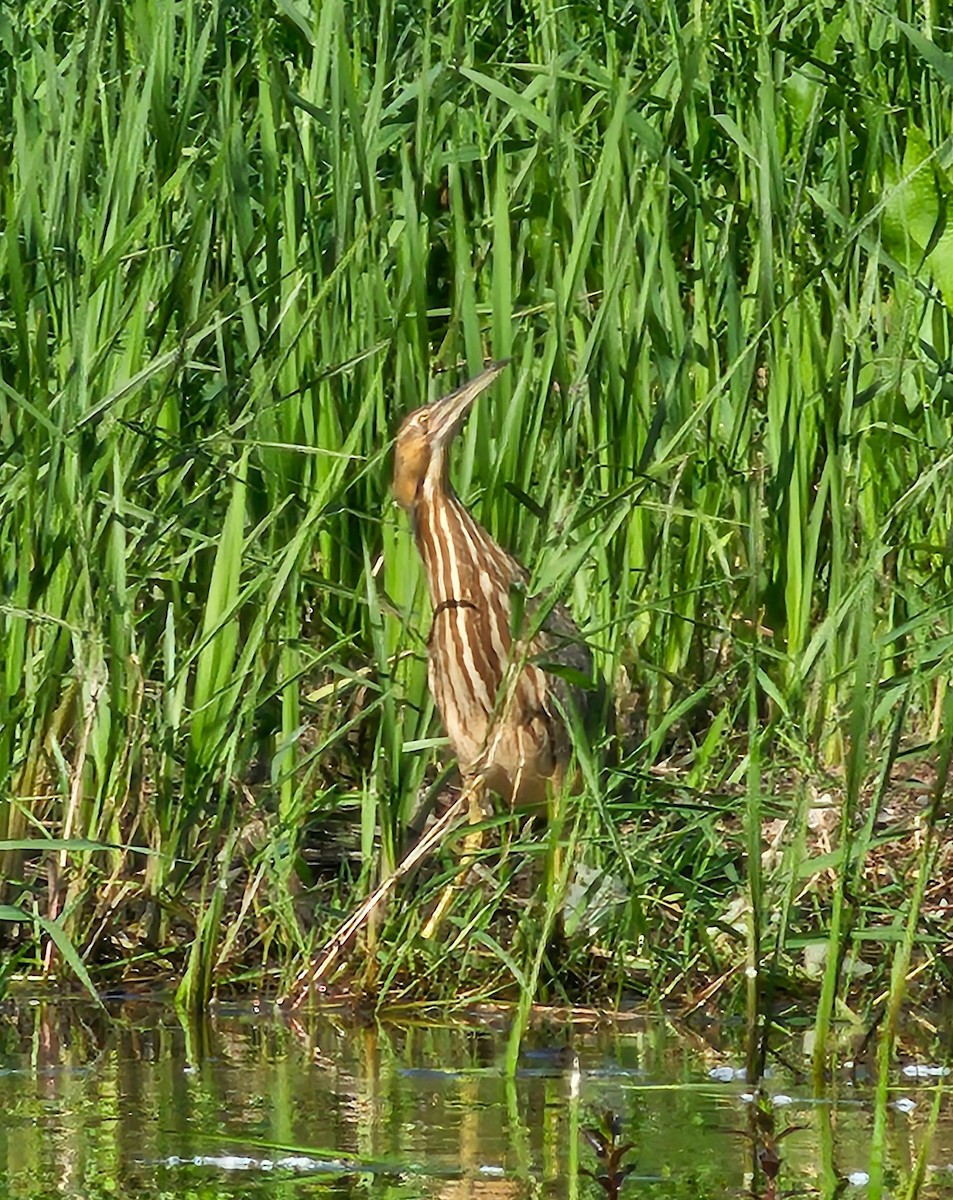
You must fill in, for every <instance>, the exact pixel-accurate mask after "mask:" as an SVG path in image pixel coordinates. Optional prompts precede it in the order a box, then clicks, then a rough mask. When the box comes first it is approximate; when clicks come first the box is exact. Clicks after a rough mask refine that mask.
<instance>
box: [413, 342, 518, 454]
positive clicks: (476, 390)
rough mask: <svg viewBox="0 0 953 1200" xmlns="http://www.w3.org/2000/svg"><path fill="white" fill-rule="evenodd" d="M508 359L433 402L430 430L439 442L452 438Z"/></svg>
mask: <svg viewBox="0 0 953 1200" xmlns="http://www.w3.org/2000/svg"><path fill="white" fill-rule="evenodd" d="M509 364H510V360H509V359H508V358H504V359H501V360H500V361H499V362H495V363H492V364H491V365H490V366H489V367H487V368H486V370H485V371H481V372H480V374H479V375H475V376H474V377H473V378H472V379H470V380H468V381H467V382H466V383H464V384H463V385H462V386H461V387H458V388H457V389H456V391H454V392H451V393H450V394H449V395H447V396H443V397H442V398H441V399H440V400H435V401H434V403H433V405H432V407H431V418H430V422H431V423H430V430H431V434H433V433H436V434H437V436H438V437H440V439H441V440H446V439H447V438H449V437H452V436H453V433H454V432H455V430H456V429H458V428H459V426H460V422H461V421H462V420H463V418H464V417H465V416H466V415H467V413H468V412H469V411H470V408H471V406H472V404H473V402H474V400H476V398H477V396H479V395H480V393H481V392H485V391H486V389H487V388H488V387H489V386H490V384H491V383H492V382H493V380H494V379H496V378H497V377H498V376H499V375H501V374H502V373H503V372H504V371H505V370H506V368H507V367H508V366H509Z"/></svg>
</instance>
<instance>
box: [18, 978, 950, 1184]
mask: <svg viewBox="0 0 953 1200" xmlns="http://www.w3.org/2000/svg"><path fill="white" fill-rule="evenodd" d="M505 1050H506V1030H505V1028H504V1026H503V1024H502V1022H501V1020H500V1018H499V1015H498V1014H495V1015H493V1016H490V1017H486V1018H484V1019H481V1018H480V1017H479V1016H476V1017H474V1019H473V1020H472V1022H470V1023H469V1024H467V1025H466V1026H457V1027H447V1026H429V1025H426V1024H423V1023H417V1024H406V1025H402V1026H401V1025H390V1024H386V1023H385V1024H381V1025H378V1026H372V1027H369V1028H368V1027H361V1028H355V1027H353V1026H350V1025H348V1024H347V1023H346V1022H345V1021H344V1019H343V1017H341V1016H340V1015H339V1014H335V1013H334V1012H327V1011H325V1012H318V1013H316V1014H314V1015H313V1016H312V1017H310V1018H308V1019H307V1020H306V1021H302V1020H298V1019H295V1020H289V1019H287V1018H285V1017H282V1016H275V1015H273V1014H270V1013H269V1014H264V1013H260V1012H254V1011H252V1010H250V1009H247V1008H246V1009H242V1008H235V1009H219V1010H218V1011H217V1012H216V1013H215V1014H214V1015H213V1016H212V1017H210V1018H209V1019H208V1020H207V1021H205V1022H203V1023H201V1024H199V1025H189V1024H187V1023H182V1022H180V1021H179V1019H178V1018H177V1016H176V1014H175V1012H174V1011H173V1010H172V1009H171V1008H165V1007H162V1006H160V1005H158V1004H149V1003H144V1002H142V1001H124V1002H121V1003H116V1004H115V1005H113V1006H111V1009H110V1012H109V1014H108V1015H106V1014H103V1013H100V1012H96V1011H93V1010H90V1009H88V1008H86V1007H84V1006H83V1005H82V1004H79V1003H69V1002H59V1003H47V1002H44V1003H24V1004H22V1005H20V1006H14V1007H9V1008H8V1009H7V1010H6V1011H4V1012H0V1197H10V1198H11V1200H43V1198H44V1197H52V1196H62V1197H77V1198H79V1197H85V1198H88V1200H99V1198H100V1197H102V1198H105V1197H116V1196H136V1197H137V1198H138V1200H149V1198H151V1197H160V1196H171V1195H175V1196H193V1197H205V1196H217V1197H239V1196H250V1195H267V1196H269V1197H272V1196H277V1197H286V1196H287V1197H289V1198H290V1197H295V1198H297V1197H300V1196H334V1197H338V1196H341V1197H344V1196H352V1195H357V1194H360V1195H362V1196H370V1197H388V1198H394V1200H396V1198H403V1197H408V1198H410V1197H421V1196H427V1197H440V1198H443V1200H463V1198H464V1197H474V1198H475V1197H479V1198H480V1200H519V1198H524V1197H547V1198H548V1197H552V1198H553V1200H555V1198H556V1197H560V1198H561V1197H569V1198H571V1200H574V1198H576V1197H578V1198H584V1197H594V1196H598V1195H600V1194H604V1193H602V1192H601V1191H600V1185H599V1184H598V1183H597V1182H596V1181H594V1180H593V1179H591V1178H588V1177H586V1176H585V1175H584V1174H583V1173H582V1172H581V1169H580V1168H582V1167H585V1168H587V1169H589V1170H591V1171H595V1172H596V1173H597V1174H598V1169H599V1163H598V1161H597V1159H596V1156H595V1155H594V1153H593V1151H592V1149H591V1138H590V1144H589V1145H587V1144H586V1142H585V1140H584V1139H583V1137H582V1136H581V1133H582V1131H583V1130H584V1129H591V1128H592V1126H593V1122H594V1121H597V1120H598V1119H599V1115H600V1114H606V1113H612V1114H615V1116H616V1117H617V1118H618V1120H619V1123H620V1124H619V1129H620V1131H621V1134H620V1136H621V1137H623V1138H624V1140H625V1142H627V1143H628V1142H631V1143H632V1144H633V1148H632V1149H631V1150H630V1151H628V1152H627V1157H626V1163H627V1164H628V1165H629V1166H630V1168H631V1176H630V1178H629V1179H628V1181H627V1183H626V1185H625V1187H624V1189H623V1190H622V1194H623V1195H626V1194H634V1193H640V1194H646V1193H647V1194H651V1195H658V1196H663V1195H664V1196H666V1197H679V1196H685V1197H686V1198H687V1197H689V1196H692V1197H709V1196H710V1197H723V1196H737V1195H739V1194H741V1193H743V1192H744V1190H745V1189H746V1188H750V1187H751V1184H752V1170H753V1162H752V1153H753V1148H754V1149H757V1145H760V1147H761V1153H762V1157H763V1149H764V1145H765V1144H767V1142H769V1141H770V1142H771V1144H772V1146H774V1147H775V1148H776V1149H777V1150H778V1152H779V1153H778V1157H779V1159H780V1162H779V1163H778V1164H776V1165H777V1170H778V1172H779V1189H780V1190H779V1191H778V1194H779V1195H780V1194H782V1192H784V1191H791V1190H803V1189H808V1188H810V1189H815V1190H816V1191H817V1192H818V1193H819V1194H820V1195H822V1196H831V1197H833V1196H834V1195H838V1194H843V1192H844V1189H845V1188H846V1189H850V1188H856V1187H858V1186H860V1185H862V1183H863V1181H864V1178H865V1170H866V1168H867V1165H868V1156H869V1140H870V1128H871V1122H872V1116H871V1111H870V1103H871V1102H872V1086H871V1085H870V1084H868V1083H865V1082H864V1081H863V1080H862V1079H860V1078H856V1079H855V1078H853V1077H852V1072H851V1071H850V1070H845V1071H844V1072H842V1073H841V1076H840V1077H839V1078H838V1080H836V1081H835V1083H834V1084H833V1085H832V1087H831V1092H830V1095H829V1096H827V1097H822V1098H820V1099H817V1098H815V1097H814V1096H813V1095H812V1093H811V1090H810V1085H809V1081H808V1080H809V1076H808V1075H807V1074H806V1073H804V1074H802V1073H801V1069H800V1067H801V1064H802V1063H803V1064H804V1065H805V1068H806V1064H807V1058H806V1056H804V1055H802V1054H799V1053H798V1047H797V1046H796V1044H794V1043H792V1044H791V1045H790V1046H787V1047H785V1048H783V1053H782V1054H781V1055H780V1060H781V1061H782V1062H783V1063H784V1064H785V1066H784V1067H783V1068H781V1067H778V1068H776V1072H775V1074H774V1075H773V1076H772V1078H770V1079H769V1080H768V1081H767V1084H766V1091H765V1093H764V1094H763V1095H762V1096H760V1097H759V1101H758V1103H759V1107H760V1108H761V1109H763V1115H762V1116H760V1117H759V1118H758V1120H759V1121H760V1124H761V1126H763V1128H764V1129H768V1130H769V1132H770V1133H771V1137H770V1138H768V1137H767V1135H765V1136H764V1137H761V1138H760V1141H759V1139H758V1138H754V1139H753V1140H752V1137H751V1135H750V1134H749V1135H747V1136H741V1135H742V1134H743V1131H745V1130H746V1129H748V1130H750V1129H751V1128H752V1113H751V1103H752V1095H751V1092H750V1089H749V1085H748V1084H747V1083H746V1082H745V1080H744V1078H743V1072H739V1071H738V1070H737V1066H738V1063H739V1061H740V1051H739V1048H738V1047H736V1046H734V1045H733V1044H732V1043H731V1041H730V1040H729V1041H728V1042H722V1041H720V1040H719V1036H718V1033H717V1030H716V1029H715V1028H714V1027H713V1028H712V1029H709V1030H706V1031H705V1032H704V1033H699V1032H698V1031H697V1029H696V1031H695V1032H694V1033H688V1032H686V1031H684V1030H681V1029H679V1030H676V1028H675V1027H674V1026H673V1025H672V1024H670V1023H668V1022H666V1021H664V1020H661V1019H658V1020H655V1021H653V1022H650V1023H645V1022H641V1021H636V1020H632V1019H628V1020H625V1021H619V1022H616V1023H614V1024H606V1025H604V1026H602V1027H601V1028H599V1029H594V1028H587V1027H585V1026H579V1027H577V1028H572V1027H571V1026H570V1025H569V1023H568V1022H567V1021H562V1022H554V1023H550V1024H542V1025H541V1026H540V1027H539V1028H538V1029H537V1030H536V1032H535V1034H534V1035H533V1038H532V1040H531V1041H530V1042H529V1043H528V1044H527V1047H526V1051H525V1053H524V1055H523V1059H522V1065H521V1068H520V1070H519V1071H518V1073H517V1075H516V1077H515V1078H513V1079H507V1078H506V1076H505V1072H504V1070H503V1061H504V1056H505ZM928 1050H929V1048H927V1049H926V1050H924V1051H923V1053H922V1055H921V1056H920V1057H916V1056H911V1061H910V1062H909V1063H908V1064H907V1066H908V1070H907V1073H906V1074H903V1073H902V1072H901V1070H900V1069H899V1068H898V1070H897V1072H896V1089H895V1091H894V1092H893V1094H892V1097H891V1103H892V1105H893V1107H892V1109H891V1121H892V1131H891V1133H892V1136H891V1142H890V1146H889V1154H890V1158H891V1170H892V1171H893V1172H894V1173H895V1175H896V1178H897V1179H901V1180H902V1179H904V1178H906V1177H907V1175H908V1174H909V1172H911V1171H912V1170H913V1168H914V1164H915V1162H916V1157H917V1153H918V1149H919V1146H920V1143H921V1138H922V1131H923V1130H925V1128H926V1126H927V1123H928V1119H929V1110H930V1107H931V1104H932V1100H933V1097H934V1096H935V1095H936V1091H935V1089H936V1088H937V1087H938V1086H945V1079H944V1076H943V1075H942V1074H938V1073H937V1071H938V1070H939V1066H940V1065H941V1064H938V1063H937V1062H936V1061H935V1060H934V1059H931V1058H930V1057H929V1054H928ZM928 1067H932V1068H933V1070H932V1071H928V1070H927V1068H928ZM909 1068H922V1069H920V1070H917V1069H909ZM941 1105H942V1106H943V1107H942V1109H941V1118H940V1125H939V1129H938V1132H937V1134H936V1135H935V1137H934V1139H933V1143H932V1145H931V1147H930V1154H929V1160H930V1163H931V1164H933V1165H934V1167H935V1168H942V1167H944V1166H945V1165H946V1164H948V1163H953V1136H951V1130H953V1125H951V1120H950V1116H951V1114H950V1110H949V1108H948V1107H947V1106H946V1101H945V1099H943V1100H941ZM772 1108H773V1110H774V1111H775V1113H777V1114H780V1112H781V1110H782V1109H783V1117H779V1119H778V1121H777V1123H776V1124H775V1123H774V1118H773V1117H772V1116H771V1115H770V1114H771V1112H772ZM782 1130H783V1131H785V1132H784V1136H783V1140H782V1139H781V1138H780V1137H779V1134H780V1132H781V1131H782ZM756 1143H757V1145H756ZM754 1165H755V1166H756V1164H754ZM774 1166H775V1164H772V1167H774ZM934 1179H935V1180H936V1181H937V1182H939V1180H940V1175H938V1174H937V1173H936V1170H935V1171H934ZM951 1181H953V1176H950V1175H948V1176H947V1182H951ZM759 1186H760V1185H759ZM761 1194H764V1192H763V1190H762V1192H761ZM858 1194H861V1193H858Z"/></svg>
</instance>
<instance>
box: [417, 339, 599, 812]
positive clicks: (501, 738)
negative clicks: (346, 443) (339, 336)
mask: <svg viewBox="0 0 953 1200" xmlns="http://www.w3.org/2000/svg"><path fill="white" fill-rule="evenodd" d="M506 367H507V362H506V361H503V362H494V363H492V364H491V365H490V366H488V367H487V368H486V369H485V370H483V371H482V372H481V373H480V374H478V375H476V376H475V377H474V378H472V379H470V380H469V381H468V382H466V383H464V384H463V385H462V386H461V387H458V388H457V389H456V390H455V391H453V392H450V394H449V395H446V396H443V397H442V398H441V399H439V400H436V401H434V402H432V403H430V404H425V405H423V406H422V407H420V408H417V409H416V410H414V411H413V412H411V413H410V414H409V415H408V416H407V417H405V418H404V420H403V422H402V424H401V426H400V429H399V430H398V433H397V437H396V442H395V453H394V479H393V494H394V498H395V499H396V501H397V503H398V504H399V505H400V507H401V508H403V509H404V510H405V511H406V512H407V513H408V514H409V517H410V522H411V526H412V529H413V533H414V537H415V540H416V544H417V549H418V551H419V554H420V558H421V561H422V563H423V569H424V574H425V576H426V580H427V587H428V590H429V593H430V605H431V612H432V616H431V625H430V633H429V636H428V639H427V649H428V672H427V674H428V683H429V686H430V691H431V694H432V695H433V699H434V703H435V704H436V707H437V710H438V711H439V713H440V716H441V718H442V720H443V724H444V728H445V730H446V733H447V738H448V740H449V742H450V746H451V749H452V750H453V753H454V754H455V756H456V759H457V763H458V765H459V768H460V772H461V774H462V776H463V779H464V782H465V783H470V782H471V781H477V782H478V783H480V784H481V785H482V786H483V787H485V788H488V789H489V790H490V791H492V792H495V793H496V794H498V795H499V796H501V797H502V798H503V800H504V801H505V802H507V803H509V804H510V806H511V807H512V808H514V809H523V810H536V811H545V809H546V808H547V807H548V804H549V802H550V799H551V797H552V796H553V795H554V794H556V793H558V792H559V791H560V789H562V788H563V787H564V785H565V784H566V782H567V780H566V772H567V767H568V766H569V763H570V760H571V751H572V742H571V737H570V734H569V730H568V729H567V725H566V718H567V716H569V714H570V712H571V710H572V709H573V708H575V710H576V712H577V713H578V714H579V716H580V718H581V719H583V720H585V717H586V712H587V709H588V707H589V705H588V688H587V682H586V681H588V680H590V679H591V677H592V669H593V664H592V656H591V654H590V652H589V649H588V647H587V646H586V643H585V642H584V640H583V639H582V636H581V635H580V632H579V630H578V628H577V626H576V624H575V622H574V621H573V619H572V617H571V616H570V614H569V612H568V610H567V609H566V608H565V607H564V606H563V605H561V604H555V605H551V606H550V607H549V608H548V610H547V609H546V605H545V603H543V608H542V609H541V608H540V603H541V601H539V600H538V599H534V598H527V597H528V586H529V582H530V577H529V573H528V572H527V570H526V568H525V567H524V566H523V565H522V564H521V563H520V562H519V561H518V560H517V559H516V558H514V557H513V555H512V554H510V553H509V552H508V551H507V550H505V549H504V548H503V547H502V546H501V545H500V544H499V543H498V542H497V541H496V540H495V539H494V538H493V537H492V536H491V535H490V534H489V533H488V532H487V530H486V529H484V528H483V526H482V525H480V524H479V522H478V521H477V520H476V519H475V518H474V517H473V515H472V514H471V513H470V512H469V511H468V510H467V509H466V507H465V506H464V505H463V504H462V503H461V501H460V499H459V497H458V496H457V494H456V492H455V491H454V489H453V485H452V483H451V480H450V452H451V446H452V444H453V441H454V438H455V436H456V434H457V433H458V432H459V430H460V429H461V428H462V426H463V424H464V423H465V421H466V418H467V415H468V413H469V412H470V410H471V408H472V406H473V403H474V401H475V400H476V399H477V397H478V396H479V395H480V394H481V393H482V392H484V391H486V389H487V388H488V387H489V386H490V385H491V384H492V383H493V382H494V380H496V379H497V378H498V377H499V376H500V374H501V373H502V372H503V371H504V370H505V369H506ZM543 613H545V615H544V616H543V615H542V614H543ZM470 819H471V822H475V821H477V820H479V819H481V814H480V813H479V811H477V810H475V808H474V806H473V805H472V804H471V815H470Z"/></svg>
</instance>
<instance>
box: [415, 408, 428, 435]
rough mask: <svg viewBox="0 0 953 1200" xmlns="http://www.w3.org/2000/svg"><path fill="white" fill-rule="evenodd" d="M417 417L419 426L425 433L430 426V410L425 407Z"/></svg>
mask: <svg viewBox="0 0 953 1200" xmlns="http://www.w3.org/2000/svg"><path fill="white" fill-rule="evenodd" d="M417 419H418V421H419V422H420V428H421V429H422V430H423V431H424V433H426V432H427V430H428V429H429V428H430V411H429V410H428V409H426V408H425V409H424V411H423V412H422V413H421V414H420V416H419V417H418V418H417Z"/></svg>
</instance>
